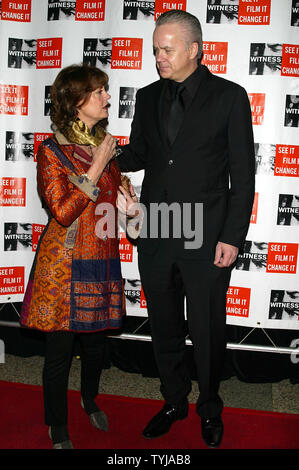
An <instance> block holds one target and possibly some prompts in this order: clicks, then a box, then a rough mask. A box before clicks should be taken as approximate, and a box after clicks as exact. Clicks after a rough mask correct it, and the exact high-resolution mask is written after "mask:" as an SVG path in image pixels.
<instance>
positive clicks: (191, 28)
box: [156, 10, 203, 59]
mask: <svg viewBox="0 0 299 470" xmlns="http://www.w3.org/2000/svg"><path fill="white" fill-rule="evenodd" d="M170 23H176V24H180V25H181V26H182V27H183V28H185V29H186V32H187V33H188V35H189V41H188V42H189V45H190V43H192V42H197V44H198V58H199V59H200V58H201V55H202V49H203V46H202V30H201V25H200V22H199V20H198V19H197V18H196V16H194V15H191V13H188V12H187V11H183V10H169V11H166V12H165V13H162V15H160V16H159V17H158V19H157V21H156V27H157V26H162V25H163V24H170Z"/></svg>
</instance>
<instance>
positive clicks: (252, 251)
mask: <svg viewBox="0 0 299 470" xmlns="http://www.w3.org/2000/svg"><path fill="white" fill-rule="evenodd" d="M267 257H268V243H265V242H253V241H249V240H246V241H245V243H244V249H243V252H242V253H240V254H239V256H238V258H237V264H236V269H238V270H241V271H259V272H260V271H263V272H265V271H266V267H267Z"/></svg>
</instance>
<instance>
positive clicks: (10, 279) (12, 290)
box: [0, 266, 24, 295]
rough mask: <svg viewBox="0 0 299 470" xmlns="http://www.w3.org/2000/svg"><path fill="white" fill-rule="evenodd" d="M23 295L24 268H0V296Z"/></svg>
mask: <svg viewBox="0 0 299 470" xmlns="http://www.w3.org/2000/svg"><path fill="white" fill-rule="evenodd" d="M8 294H24V266H13V267H4V268H1V267H0V295H8Z"/></svg>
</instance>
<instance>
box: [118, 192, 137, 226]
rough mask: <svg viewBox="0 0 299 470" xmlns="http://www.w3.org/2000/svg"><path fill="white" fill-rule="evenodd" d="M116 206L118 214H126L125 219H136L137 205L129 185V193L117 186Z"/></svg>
mask: <svg viewBox="0 0 299 470" xmlns="http://www.w3.org/2000/svg"><path fill="white" fill-rule="evenodd" d="M116 206H117V208H118V210H119V211H120V212H122V213H123V214H126V216H127V217H129V218H133V217H137V215H138V214H139V204H138V199H137V196H136V194H135V192H134V188H133V186H132V185H131V184H130V193H128V191H126V190H125V189H124V188H123V186H119V191H118V194H117V200H116Z"/></svg>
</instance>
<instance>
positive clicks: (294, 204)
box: [277, 194, 299, 226]
mask: <svg viewBox="0 0 299 470" xmlns="http://www.w3.org/2000/svg"><path fill="white" fill-rule="evenodd" d="M277 225H297V226H298V225H299V196H294V195H292V194H280V195H279V198H278V211H277Z"/></svg>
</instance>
